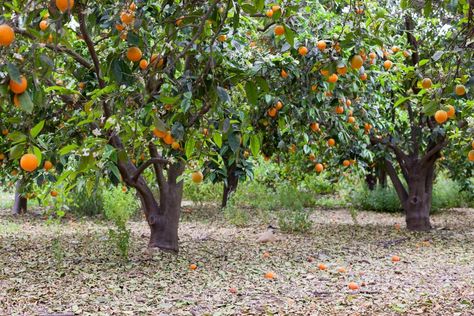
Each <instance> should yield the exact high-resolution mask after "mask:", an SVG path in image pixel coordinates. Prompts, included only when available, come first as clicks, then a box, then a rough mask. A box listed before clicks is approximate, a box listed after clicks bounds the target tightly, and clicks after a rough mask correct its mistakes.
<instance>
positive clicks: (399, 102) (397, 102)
mask: <svg viewBox="0 0 474 316" xmlns="http://www.w3.org/2000/svg"><path fill="white" fill-rule="evenodd" d="M409 99H410V98H409V97H403V98H400V99H398V100H397V101H396V102H395V104H394V105H393V106H394V107H397V106H399V105H400V104H402V103H405V102H406V101H408V100H409Z"/></svg>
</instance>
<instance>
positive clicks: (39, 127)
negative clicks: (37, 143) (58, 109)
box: [30, 120, 44, 138]
mask: <svg viewBox="0 0 474 316" xmlns="http://www.w3.org/2000/svg"><path fill="white" fill-rule="evenodd" d="M43 127H44V120H42V121H41V122H39V123H38V124H36V125H35V127H33V128H32V129H31V131H30V135H31V137H33V138H36V136H38V135H39V133H41V131H42V130H43Z"/></svg>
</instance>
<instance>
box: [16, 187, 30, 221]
mask: <svg viewBox="0 0 474 316" xmlns="http://www.w3.org/2000/svg"><path fill="white" fill-rule="evenodd" d="M22 185H23V182H22V181H21V180H18V181H17V182H16V186H15V203H14V204H13V215H21V214H25V213H26V211H27V208H28V199H27V198H25V197H24V196H22V195H21V186H22Z"/></svg>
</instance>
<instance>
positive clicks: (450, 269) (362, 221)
mask: <svg viewBox="0 0 474 316" xmlns="http://www.w3.org/2000/svg"><path fill="white" fill-rule="evenodd" d="M200 212H203V211H200V210H194V211H193V216H187V218H185V220H184V221H183V223H182V225H181V226H180V236H181V239H180V241H181V243H180V245H181V251H180V253H179V255H177V256H174V255H171V254H163V253H150V252H148V251H147V250H146V244H147V237H148V229H147V226H146V223H145V222H143V221H136V222H132V223H131V224H130V227H131V229H132V232H133V235H132V244H131V248H130V259H129V261H124V260H122V259H120V257H118V255H117V254H116V251H115V248H114V246H113V245H112V244H111V243H110V242H109V241H108V229H109V224H108V223H107V222H105V221H99V220H83V219H74V218H67V219H65V220H64V221H63V223H62V224H61V225H59V224H57V223H48V222H47V221H45V220H44V218H42V217H40V216H33V215H27V216H26V217H24V218H21V219H18V218H13V217H11V216H10V215H9V212H8V211H7V210H3V211H0V315H48V314H55V313H62V314H68V315H474V269H473V268H474V263H473V262H474V210H472V209H456V210H451V211H448V212H445V213H442V214H440V215H436V216H433V223H434V225H435V227H436V229H435V230H433V231H432V232H429V233H420V234H414V233H409V232H407V231H406V230H405V229H404V224H403V217H402V216H401V215H388V214H377V213H370V212H359V213H358V216H357V224H355V223H354V221H353V219H352V218H351V215H350V214H349V212H348V211H347V210H330V211H327V210H315V211H314V212H313V214H312V219H313V221H314V226H313V229H312V231H311V233H309V234H305V235H298V234H294V235H290V234H283V233H281V232H280V233H278V237H279V240H278V241H277V242H274V243H271V244H266V245H262V244H258V243H256V242H255V240H256V238H257V235H258V234H259V233H260V232H262V231H264V230H265V227H264V226H256V225H255V226H250V227H247V228H236V227H233V226H231V225H229V224H226V223H225V222H224V221H222V219H220V218H216V219H212V218H210V219H209V218H207V219H206V220H205V221H203V220H196V219H199V218H201V217H202V218H204V217H205V216H204V214H202V216H201V214H200ZM396 223H400V224H401V229H400V230H398V229H396V227H395V224H396ZM266 251H267V252H269V253H270V256H269V257H268V258H265V257H264V256H263V253H264V252H266ZM394 255H397V256H399V257H400V258H401V261H399V262H395V263H394V262H392V260H391V259H392V256H394ZM192 263H194V264H196V265H197V269H196V270H194V271H192V270H190V269H189V265H190V264H192ZM320 263H323V264H325V265H326V266H327V270H324V271H322V270H320V269H319V268H318V264H320ZM340 267H344V268H345V269H346V270H347V272H345V273H339V272H338V271H337V269H338V268H340ZM269 271H272V272H274V273H275V274H276V278H275V279H274V280H268V279H265V278H264V274H265V273H266V272H269ZM349 282H356V283H357V284H358V285H359V286H360V289H359V290H355V291H353V290H350V289H349V288H348V283H349ZM231 288H235V290H236V293H232V292H231V291H230V289H231Z"/></svg>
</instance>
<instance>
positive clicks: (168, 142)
mask: <svg viewBox="0 0 474 316" xmlns="http://www.w3.org/2000/svg"><path fill="white" fill-rule="evenodd" d="M163 141H164V142H165V144H166V145H171V144H172V143H173V142H174V138H173V136H171V133H170V132H168V133H166V135H165V137H163Z"/></svg>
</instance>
